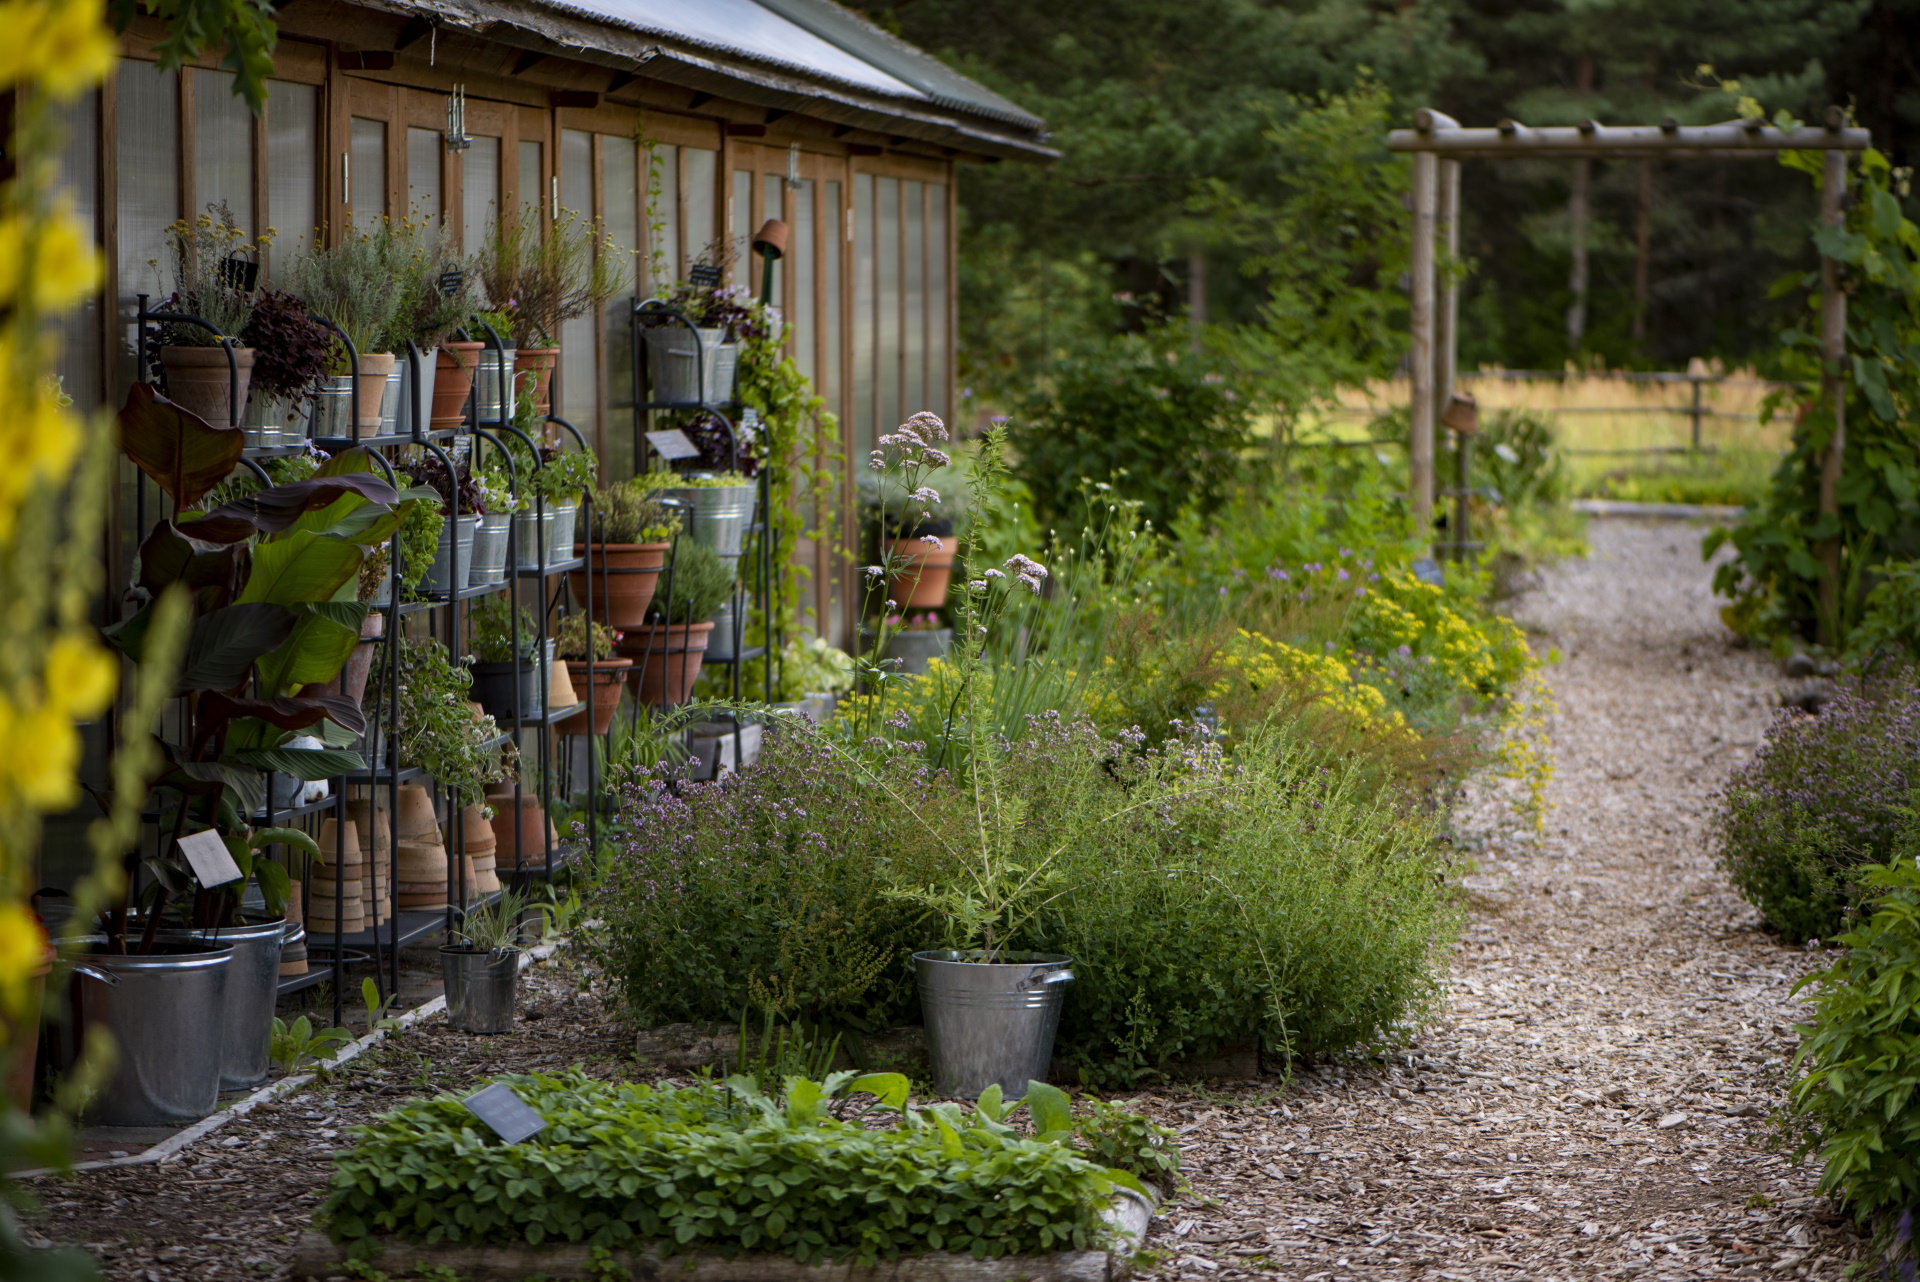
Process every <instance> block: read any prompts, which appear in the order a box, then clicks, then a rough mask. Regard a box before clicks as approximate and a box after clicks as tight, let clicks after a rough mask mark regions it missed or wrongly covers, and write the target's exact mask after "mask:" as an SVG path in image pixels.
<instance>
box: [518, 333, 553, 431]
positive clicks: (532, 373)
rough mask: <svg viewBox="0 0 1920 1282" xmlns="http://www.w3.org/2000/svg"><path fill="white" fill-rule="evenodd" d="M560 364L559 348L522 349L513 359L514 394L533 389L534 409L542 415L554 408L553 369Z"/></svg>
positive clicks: (519, 349)
mask: <svg viewBox="0 0 1920 1282" xmlns="http://www.w3.org/2000/svg"><path fill="white" fill-rule="evenodd" d="M559 363H560V349H559V348H557V347H522V348H518V349H516V350H515V352H514V357H513V394H514V397H515V398H516V399H518V397H519V395H520V393H522V392H524V391H526V390H527V389H528V388H532V389H533V407H534V408H535V409H537V410H539V411H540V412H541V413H542V414H545V413H547V412H548V411H549V410H550V409H552V407H553V369H554V366H556V365H558V364H559Z"/></svg>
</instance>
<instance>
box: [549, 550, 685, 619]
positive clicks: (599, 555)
mask: <svg viewBox="0 0 1920 1282" xmlns="http://www.w3.org/2000/svg"><path fill="white" fill-rule="evenodd" d="M672 546H673V545H672V544H671V543H595V544H593V545H592V546H591V547H589V546H588V545H586V544H583V543H576V544H574V545H573V554H574V555H575V556H585V557H587V566H588V569H585V570H572V571H569V572H568V574H567V582H568V583H569V584H571V585H572V587H573V599H574V600H576V601H580V602H583V603H584V602H585V601H586V599H587V592H588V589H589V588H591V589H592V592H593V621H594V622H595V623H608V624H612V625H613V626H614V627H616V628H619V629H620V630H621V631H623V632H624V631H626V630H627V629H629V628H643V627H645V626H646V624H647V607H648V606H649V605H651V604H653V593H654V590H655V589H656V588H658V587H659V586H660V573H659V571H660V569H661V567H663V566H664V565H666V563H667V551H668V549H670V548H671V547H672ZM602 565H604V566H606V568H607V573H605V574H602V573H600V567H601V566H602ZM636 570H638V571H651V573H638V574H636V573H634V571H636ZM589 574H591V575H592V582H591V583H589V582H588V575H589Z"/></svg>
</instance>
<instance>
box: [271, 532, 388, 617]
mask: <svg viewBox="0 0 1920 1282" xmlns="http://www.w3.org/2000/svg"><path fill="white" fill-rule="evenodd" d="M366 555H367V554H366V553H365V551H363V550H362V549H361V548H359V547H357V546H356V545H354V544H352V543H348V542H346V541H345V540H343V539H336V538H332V537H330V536H328V535H324V534H315V533H313V532H312V531H310V530H298V531H295V532H293V533H290V534H288V535H287V536H286V537H285V538H284V539H275V540H273V541H271V542H267V543H262V544H260V545H259V546H257V547H255V548H254V550H253V569H252V571H251V572H250V573H249V574H248V575H247V586H246V587H244V588H242V589H241V591H240V600H241V601H242V602H247V601H271V602H273V603H274V604H275V605H298V604H301V603H302V602H307V601H327V600H331V599H332V598H333V595H334V593H336V592H338V591H339V590H340V589H341V588H342V587H344V586H346V585H347V584H348V583H351V582H353V581H354V580H355V579H357V578H358V577H359V574H360V563H361V562H362V561H364V560H365V559H366Z"/></svg>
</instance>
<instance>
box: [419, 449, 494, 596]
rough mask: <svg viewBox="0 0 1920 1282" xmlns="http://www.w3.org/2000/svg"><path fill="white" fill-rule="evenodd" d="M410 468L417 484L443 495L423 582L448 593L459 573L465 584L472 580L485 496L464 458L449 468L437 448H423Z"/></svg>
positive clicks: (429, 589) (434, 592)
mask: <svg viewBox="0 0 1920 1282" xmlns="http://www.w3.org/2000/svg"><path fill="white" fill-rule="evenodd" d="M406 468H407V470H408V471H409V472H410V473H411V474H412V476H413V479H414V482H415V484H417V485H423V486H426V487H427V488H429V489H431V490H432V491H433V492H434V493H435V494H437V495H439V496H440V518H441V526H440V530H439V534H438V541H437V543H436V544H435V547H434V553H433V560H432V561H431V562H429V563H428V566H427V572H426V575H425V577H424V578H422V579H421V580H420V581H419V584H420V587H421V589H422V590H424V591H425V592H427V593H428V594H430V595H440V596H444V595H446V594H447V593H449V592H450V591H451V590H452V588H453V586H454V581H455V577H456V576H457V577H458V580H459V582H460V583H462V584H465V583H466V582H467V581H468V577H469V574H470V571H471V569H472V567H473V540H474V535H475V533H476V532H477V531H478V530H479V528H480V518H481V517H482V516H484V515H485V514H486V505H485V500H483V499H482V498H481V495H480V487H479V486H478V485H475V484H474V481H473V471H472V469H471V468H470V467H469V466H468V465H467V463H466V462H465V461H464V460H460V459H455V460H452V471H451V472H449V470H448V464H447V463H446V462H443V461H442V459H441V457H440V455H439V454H438V453H437V452H436V451H434V450H431V449H423V450H422V451H421V452H420V457H419V458H418V459H416V460H414V461H413V462H411V463H408V464H406ZM449 513H451V514H452V517H453V519H452V520H451V521H449V520H447V516H448V514H449Z"/></svg>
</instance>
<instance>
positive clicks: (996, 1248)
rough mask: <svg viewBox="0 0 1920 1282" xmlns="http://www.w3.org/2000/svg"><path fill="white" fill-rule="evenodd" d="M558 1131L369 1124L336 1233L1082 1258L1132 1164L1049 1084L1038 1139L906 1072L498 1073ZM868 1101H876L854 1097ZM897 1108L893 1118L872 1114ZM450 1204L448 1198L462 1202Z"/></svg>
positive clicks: (342, 1170) (405, 1120)
mask: <svg viewBox="0 0 1920 1282" xmlns="http://www.w3.org/2000/svg"><path fill="white" fill-rule="evenodd" d="M499 1080H502V1081H505V1082H507V1083H508V1084H509V1085H511V1086H512V1087H513V1089H514V1090H515V1092H516V1093H517V1094H519V1096H520V1097H521V1098H522V1099H523V1100H525V1101H526V1102H527V1104H528V1105H529V1106H531V1107H532V1108H533V1110H534V1111H535V1112H536V1113H538V1114H539V1115H540V1117H541V1118H542V1119H543V1120H544V1121H545V1122H546V1123H547V1126H546V1128H545V1129H544V1130H542V1131H540V1132H539V1133H538V1134H536V1135H534V1136H533V1137H532V1138H531V1139H528V1140H526V1141H523V1142H522V1143H520V1144H500V1143H495V1142H489V1141H484V1140H478V1139H477V1138H476V1136H475V1134H474V1126H473V1117H472V1114H470V1113H469V1112H468V1111H467V1110H466V1108H465V1106H464V1105H463V1104H462V1103H461V1101H460V1100H459V1099H457V1098H455V1097H453V1096H450V1095H442V1096H440V1097H438V1098H437V1099H432V1100H422V1101H417V1102H414V1103H410V1104H407V1105H403V1106H402V1107H401V1108H398V1109H396V1110H394V1111H392V1112H390V1113H387V1114H385V1115H383V1116H382V1117H381V1118H380V1119H379V1120H378V1121H377V1122H375V1123H374V1124H373V1125H370V1126H364V1127H360V1128H357V1138H358V1140H359V1142H358V1144H356V1145H355V1147H353V1148H351V1149H347V1150H344V1151H342V1152H340V1153H338V1154H336V1156H335V1158H334V1175H333V1179H332V1181H331V1184H330V1186H329V1192H328V1196H327V1200H326V1202H325V1204H324V1205H323V1206H322V1208H321V1212H320V1218H321V1220H322V1222H323V1223H324V1224H325V1225H326V1227H327V1229H328V1231H329V1232H330V1233H331V1234H332V1235H333V1237H334V1238H335V1240H337V1241H346V1242H352V1241H355V1240H357V1239H362V1238H367V1237H370V1236H374V1235H378V1234H395V1235H402V1236H406V1237H409V1238H414V1239H422V1240H425V1241H428V1242H441V1241H454V1242H483V1243H484V1242H498V1243H507V1242H529V1243H534V1244H538V1243H541V1242H546V1241H560V1242H587V1243H592V1244H595V1245H601V1246H607V1247H618V1246H626V1245H630V1244H640V1243H648V1242H659V1243H662V1244H663V1245H667V1246H669V1247H671V1248H719V1249H730V1250H753V1251H768V1252H775V1253H779V1254H783V1255H790V1256H792V1257H794V1258H795V1259H798V1260H801V1261H803V1262H805V1261H830V1260H853V1261H856V1262H859V1263H861V1264H867V1265H871V1264H874V1263H876V1262H878V1261H880V1260H893V1259H898V1258H899V1257H901V1256H910V1255H918V1254H923V1253H926V1252H931V1251H950V1252H955V1253H965V1254H972V1255H974V1256H975V1257H977V1258H982V1259H998V1258H1002V1257H1005V1256H1013V1255H1030V1254H1039V1253H1042V1252H1048V1251H1059V1250H1068V1249H1085V1248H1088V1247H1093V1246H1097V1245H1100V1244H1101V1243H1102V1242H1103V1241H1104V1229H1103V1228H1102V1225H1101V1222H1100V1219H1099V1216H1100V1211H1101V1209H1102V1207H1103V1206H1104V1205H1105V1204H1106V1202H1107V1200H1108V1198H1109V1197H1110V1196H1111V1195H1112V1193H1113V1191H1114V1190H1115V1189H1116V1188H1120V1187H1128V1186H1132V1187H1136V1188H1137V1187H1138V1181H1137V1180H1135V1179H1134V1177H1133V1176H1132V1175H1130V1174H1128V1173H1127V1172H1125V1171H1121V1170H1116V1169H1108V1168H1103V1167H1101V1166H1099V1165H1096V1164H1095V1163H1094V1162H1091V1161H1088V1160H1087V1159H1086V1158H1085V1157H1083V1156H1081V1155H1079V1154H1078V1153H1076V1151H1075V1150H1074V1147H1073V1144H1072V1136H1073V1129H1072V1120H1071V1116H1070V1114H1069V1112H1068V1107H1067V1104H1066V1100H1065V1097H1064V1096H1062V1095H1061V1094H1060V1093H1059V1092H1058V1091H1057V1090H1051V1088H1044V1087H1043V1088H1042V1089H1041V1090H1040V1091H1038V1092H1030V1097H1031V1098H1032V1099H1033V1103H1031V1104H1030V1105H1029V1107H1030V1109H1031V1110H1032V1112H1033V1113H1034V1115H1035V1116H1034V1121H1033V1129H1034V1131H1036V1132H1037V1134H1035V1135H1032V1136H1027V1135H1023V1134H1021V1133H1020V1132H1019V1131H1018V1130H1016V1129H1015V1127H1014V1126H1013V1125H1012V1124H1011V1114H1012V1112H1013V1110H1012V1109H1010V1108H1006V1107H1004V1106H1003V1105H1002V1104H1001V1102H1000V1100H999V1099H998V1098H997V1094H998V1092H997V1091H996V1092H994V1094H995V1096H996V1098H994V1099H991V1100H990V1099H987V1098H985V1097H983V1098H982V1100H981V1102H980V1103H981V1106H980V1107H979V1108H977V1109H972V1110H968V1109H963V1108H961V1107H960V1106H959V1105H956V1104H935V1105H932V1106H930V1107H925V1108H911V1107H909V1106H908V1100H907V1081H906V1079H905V1078H904V1077H901V1076H900V1075H899V1074H895V1073H888V1074H872V1075H867V1076H856V1075H855V1074H853V1073H836V1074H834V1075H832V1076H830V1077H828V1078H826V1080H825V1081H819V1082H816V1081H812V1080H809V1079H807V1078H803V1077H790V1078H788V1079H787V1080H786V1083H785V1091H784V1094H783V1096H782V1097H781V1098H777V1099H776V1098H773V1097H770V1096H769V1095H767V1094H765V1093H763V1092H761V1091H760V1090H759V1089H758V1087H757V1086H755V1085H754V1083H753V1082H752V1081H751V1080H749V1079H747V1078H744V1077H735V1078H732V1079H730V1080H728V1081H727V1082H725V1083H719V1082H702V1083H699V1084H696V1085H694V1086H688V1087H679V1088H675V1087H660V1088H655V1087H651V1086H646V1085H635V1084H626V1083H607V1082H597V1081H593V1080H591V1079H589V1078H587V1077H586V1076H585V1075H584V1074H582V1073H580V1072H578V1071H577V1070H576V1071H575V1072H572V1073H569V1074H566V1075H564V1076H551V1075H546V1074H537V1075H534V1076H528V1077H508V1078H502V1079H499ZM867 1095H870V1096H872V1097H873V1098H872V1100H871V1101H869V1102H868V1103H867V1104H866V1106H865V1107H861V1105H860V1097H861V1096H867ZM883 1110H884V1111H888V1112H891V1113H892V1114H893V1116H894V1118H895V1122H894V1124H893V1125H891V1126H877V1125H873V1124H872V1123H873V1122H874V1121H876V1120H877V1119H878V1117H879V1116H880V1115H881V1112H882V1111H883ZM450 1193H452V1194H455V1195H453V1196H450Z"/></svg>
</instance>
